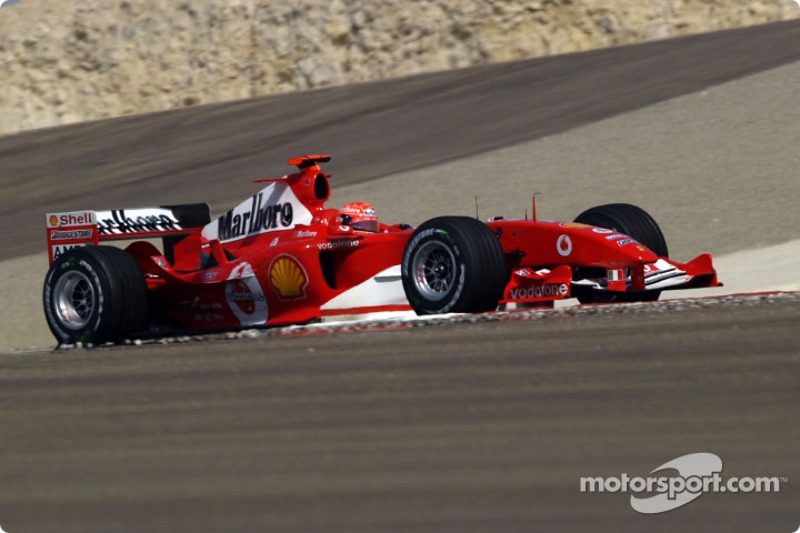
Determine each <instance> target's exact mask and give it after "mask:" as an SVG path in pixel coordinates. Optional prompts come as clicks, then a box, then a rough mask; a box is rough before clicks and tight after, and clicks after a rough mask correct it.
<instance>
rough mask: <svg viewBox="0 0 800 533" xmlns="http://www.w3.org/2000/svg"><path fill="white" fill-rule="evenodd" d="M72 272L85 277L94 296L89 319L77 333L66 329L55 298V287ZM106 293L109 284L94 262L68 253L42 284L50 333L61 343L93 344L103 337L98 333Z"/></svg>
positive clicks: (81, 255) (108, 290) (86, 257)
mask: <svg viewBox="0 0 800 533" xmlns="http://www.w3.org/2000/svg"><path fill="white" fill-rule="evenodd" d="M71 272H77V273H80V274H83V275H84V276H86V278H87V279H88V280H89V283H90V285H91V287H92V292H93V295H94V302H93V306H92V310H91V313H90V314H89V318H88V320H87V322H86V324H85V325H84V326H83V327H81V328H77V329H72V328H68V327H66V326H65V325H64V324H63V322H62V320H61V318H60V316H59V314H58V310H57V309H56V307H57V305H56V297H57V296H56V295H55V287H56V285H57V284H58V281H59V280H60V279H61V278H62V277H64V276H66V275H69V274H70V273H71ZM109 292H110V289H109V286H108V281H107V280H106V279H105V276H103V275H101V269H100V268H99V265H98V264H97V262H96V261H94V260H93V259H91V258H90V257H88V256H86V255H85V254H76V253H67V254H65V255H63V256H62V257H60V258H59V259H57V260H56V261H55V262H54V263H53V265H52V266H51V267H50V270H49V271H48V273H47V277H46V278H45V282H44V293H43V300H44V312H45V318H46V319H47V324H48V326H49V327H50V331H52V332H53V335H55V336H56V338H57V339H58V340H59V341H60V342H62V343H74V342H82V343H92V342H95V339H97V338H98V337H99V336H100V335H101V334H102V332H101V331H99V330H100V328H101V325H102V318H103V313H104V310H105V304H106V295H108V293H109Z"/></svg>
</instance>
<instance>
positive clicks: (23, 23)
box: [0, 0, 800, 134]
mask: <svg viewBox="0 0 800 533" xmlns="http://www.w3.org/2000/svg"><path fill="white" fill-rule="evenodd" d="M798 16H800V7H798V5H797V4H795V2H794V1H793V0H642V1H635V2H634V1H631V0H584V1H581V2H577V1H573V0H560V1H553V0H528V1H525V2H522V1H519V0H516V1H515V0H419V1H408V0H291V1H283V2H279V1H277V0H192V1H186V0H136V1H128V0H83V1H81V2H57V3H56V2H46V1H45V0H25V2H23V3H21V4H19V5H16V6H13V7H10V8H6V9H3V10H2V11H0V63H2V91H0V134H8V133H13V132H17V131H21V130H25V129H31V128H40V127H46V126H53V125H58V124H66V123H72V122H78V121H84V120H95V119H101V118H107V117H113V116H119V115H124V114H131V113H143V112H152V111H159V110H165V109H172V108H176V107H181V106H188V105H196V104H201V103H209V102H218V101H225V100H232V99H239V98H247V97H252V96H259V95H265V94H272V93H280V92H287V91H293V90H298V89H309V88H314V87H325V86H332V85H342V84H348V83H355V82H363V81H370V80H378V79H384V78H389V77H397V76H405V75H410V74H415V73H421V72H430V71H436V70H444V69H452V68H461V67H467V66H472V65H480V64H487V63H493V62H500V61H508V60H514V59H522V58H530V57H537V56H542V55H550V54H559V53H567V52H574V51H580V50H587V49H592V48H598V47H605V46H611V45H619V44H625V43H632V42H638V41H643V40H649V39H660V38H667V37H672V36H678V35H685V34H689V33H697V32H705V31H710V30H718V29H725V28H733V27H739V26H745V25H753V24H759V23H764V22H769V21H776V20H781V19H788V18H795V17H798Z"/></svg>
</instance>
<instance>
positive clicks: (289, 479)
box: [0, 22, 800, 533]
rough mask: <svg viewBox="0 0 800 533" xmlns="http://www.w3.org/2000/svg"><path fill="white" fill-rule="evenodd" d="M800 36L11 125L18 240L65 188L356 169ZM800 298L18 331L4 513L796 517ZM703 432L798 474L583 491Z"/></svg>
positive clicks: (727, 67)
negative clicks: (695, 486) (122, 336)
mask: <svg viewBox="0 0 800 533" xmlns="http://www.w3.org/2000/svg"><path fill="white" fill-rule="evenodd" d="M798 42H800V23H798V22H793V23H783V24H778V25H773V26H769V27H762V28H752V29H747V30H742V31H739V32H728V33H723V34H715V35H709V36H701V37H693V38H688V39H682V40H675V41H664V42H660V43H652V44H648V45H642V46H638V47H622V48H616V49H611V50H605V51H600V52H593V53H588V54H578V55H573V56H563V57H559V58H550V59H542V60H536V61H530V62H523V63H515V64H510V65H500V66H495V67H486V68H484V69H472V70H467V71H461V72H455V73H445V74H440V75H431V76H421V77H417V78H413V79H408V80H398V81H396V82H391V83H390V82H386V83H379V84H367V85H360V86H355V87H348V88H342V89H330V90H324V91H314V92H309V93H303V94H295V95H287V96H282V97H279V98H265V99H260V100H256V101H251V102H239V103H234V104H226V105H216V106H209V107H204V108H197V109H187V110H183V111H180V112H176V113H164V114H156V115H151V116H147V117H131V118H124V119H117V120H113V121H108V122H101V123H94V124H86V125H79V126H73V127H68V128H58V129H52V130H46V131H39V132H31V133H27V134H22V135H17V136H13V137H7V138H2V139H0V176H2V183H3V195H2V198H3V200H2V202H3V204H2V211H0V224H2V225H3V227H4V228H6V231H4V232H3V234H2V236H0V244H2V246H3V249H4V253H5V254H6V257H15V256H18V255H24V254H28V253H31V252H39V251H41V250H42V249H43V235H42V233H43V231H42V230H41V218H42V217H41V206H42V205H48V206H52V209H62V208H64V209H69V208H84V207H85V206H86V200H87V199H89V198H90V199H91V200H92V203H93V204H95V203H96V204H97V205H103V206H113V205H119V206H126V205H135V204H147V203H150V199H151V198H152V197H154V196H157V197H159V198H163V199H164V200H163V203H170V202H175V201H194V200H206V199H208V198H209V197H213V198H214V199H215V201H219V202H226V201H229V200H236V199H239V198H241V197H242V196H245V195H247V194H248V193H249V192H250V190H251V187H250V186H249V185H248V184H247V183H246V182H243V183H241V182H240V181H241V176H251V175H252V176H253V177H258V176H262V175H263V169H264V168H265V164H266V163H270V164H271V162H273V161H275V160H284V159H285V158H286V157H287V154H291V155H293V154H295V153H303V152H307V151H308V145H309V144H311V145H315V144H317V143H318V144H319V145H320V146H325V147H329V150H328V151H331V152H334V153H336V154H337V155H341V157H337V161H344V162H346V163H338V165H345V164H346V165H347V167H342V166H340V167H339V168H338V169H337V168H336V167H335V166H332V168H331V170H332V171H333V172H336V173H337V175H341V176H346V178H344V179H347V180H349V182H350V183H357V182H360V181H362V182H363V181H366V180H368V179H370V178H372V177H378V176H382V175H386V174H390V173H392V172H396V171H399V170H404V169H409V168H418V167H423V166H425V165H430V164H432V163H435V162H439V161H441V160H444V159H448V158H457V157H462V156H464V155H467V154H470V153H477V152H480V151H482V150H488V149H491V148H495V147H498V146H505V145H508V144H512V143H515V142H521V141H524V140H530V139H534V138H536V137H537V136H541V135H546V134H550V133H553V132H558V131H564V130H567V129H569V128H573V127H576V126H579V125H581V124H584V123H589V122H592V121H595V120H598V119H599V118H603V117H607V116H611V115H614V114H616V113H620V112H624V111H628V110H631V109H635V108H638V107H643V106H646V105H648V104H650V103H653V102H656V101H659V100H662V99H665V98H669V97H672V96H677V95H680V94H686V93H689V92H692V91H696V90H698V89H702V88H703V87H705V86H711V85H713V84H716V83H719V82H722V81H726V80H730V79H735V78H738V77H741V76H744V75H747V74H751V73H754V72H758V71H760V70H763V69H768V68H770V67H774V66H778V65H781V64H783V63H787V62H791V61H797V60H798V59H800V47H799V46H797V44H798ZM476 123H480V124H481V126H482V127H480V128H475V127H468V126H474V124H476ZM287 124H289V125H291V127H286V125H287ZM276 125H278V126H276ZM220 175H224V176H234V177H235V180H234V181H235V182H232V183H231V182H220V181H219V177H220ZM192 195H196V196H192ZM799 319H800V304H798V303H797V301H796V300H785V301H775V302H761V303H758V304H752V305H750V304H748V305H745V304H738V305H737V304H728V305H720V306H712V307H709V308H704V309H692V308H687V309H686V310H682V311H674V312H661V311H660V307H659V306H654V307H653V308H652V310H651V311H650V312H642V313H629V314H621V313H616V312H613V313H598V314H597V315H596V316H579V317H572V318H566V317H563V318H552V319H543V320H536V321H527V322H515V321H509V322H493V323H476V324H459V325H452V326H436V327H427V328H414V329H407V330H400V331H385V332H372V333H349V334H336V335H321V336H305V337H297V338H259V339H255V340H236V341H227V342H207V343H200V342H193V343H187V344H174V345H164V346H160V345H159V346H143V347H117V348H107V349H97V350H91V351H82V350H77V351H67V352H49V353H35V354H17V355H3V356H2V358H1V359H0V381H2V383H1V384H0V442H2V448H1V449H2V451H0V454H2V455H0V479H2V480H3V482H2V483H0V524H2V527H3V528H4V529H5V530H6V531H9V532H10V533H20V532H24V531H59V532H68V531H81V532H92V531H104V532H105V531H132V530H137V531H138V530H143V531H191V530H198V531H409V530H414V531H535V530H554V531H587V530H588V531H642V530H647V531H665V532H666V531H709V530H713V531H786V532H790V531H794V530H796V529H797V527H798V524H800V510H798V507H797V501H798V489H797V483H798V482H800V471H799V470H800V469H799V468H798V465H800V457H799V455H800V452H798V450H799V449H800V448H798V446H797V444H796V443H797V442H798V436H800V435H798V433H800V429H798V424H797V420H798V419H800V416H799V415H800V412H798V406H800V402H798V400H800V394H799V392H800V388H798V385H797V379H796V376H797V375H798V366H800V365H799V364H800V340H798V336H797V331H796V330H797V324H798V320H799ZM694 452H712V453H716V454H717V455H719V456H720V457H721V458H722V460H723V463H724V465H725V469H724V471H723V474H724V476H726V477H727V476H754V477H755V476H779V477H781V478H783V477H785V478H787V480H788V481H787V482H785V483H782V486H781V492H780V493H779V494H719V495H716V494H707V495H704V496H702V497H701V498H700V499H699V500H698V501H696V502H693V503H691V504H689V505H687V506H686V507H683V508H681V509H678V510H675V511H672V512H669V513H665V514H662V515H653V516H646V515H640V514H638V513H636V512H634V511H633V510H632V509H631V508H630V505H629V503H628V496H627V495H625V494H602V495H596V494H581V493H580V491H579V480H580V477H582V476H618V475H620V474H621V473H628V474H630V475H631V476H637V475H638V476H645V475H647V474H648V473H649V472H650V471H651V470H653V469H654V468H656V467H657V466H659V465H661V464H663V463H665V462H667V461H669V460H671V459H674V458H676V457H678V456H681V455H684V454H688V453H694Z"/></svg>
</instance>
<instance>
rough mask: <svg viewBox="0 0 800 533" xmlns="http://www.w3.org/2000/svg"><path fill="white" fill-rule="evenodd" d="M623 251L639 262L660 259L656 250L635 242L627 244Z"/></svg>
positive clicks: (652, 261)
mask: <svg viewBox="0 0 800 533" xmlns="http://www.w3.org/2000/svg"><path fill="white" fill-rule="evenodd" d="M621 251H622V252H623V253H625V254H627V255H629V256H630V258H631V259H632V260H633V261H635V262H638V263H655V262H656V261H658V256H657V255H656V253H655V252H654V251H652V250H651V249H649V248H647V247H645V246H644V245H643V244H639V243H638V242H633V243H631V244H626V245H625V246H623V247H622V250H621Z"/></svg>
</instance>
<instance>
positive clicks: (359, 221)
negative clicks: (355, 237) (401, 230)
mask: <svg viewBox="0 0 800 533" xmlns="http://www.w3.org/2000/svg"><path fill="white" fill-rule="evenodd" d="M348 219H349V221H348ZM342 222H343V223H344V224H346V225H348V226H351V227H352V228H353V229H354V230H356V231H369V232H371V233H378V232H379V231H380V223H379V222H378V215H377V213H375V208H374V207H372V206H371V205H369V204H368V203H365V202H350V203H349V204H347V205H345V206H344V207H342Z"/></svg>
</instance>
